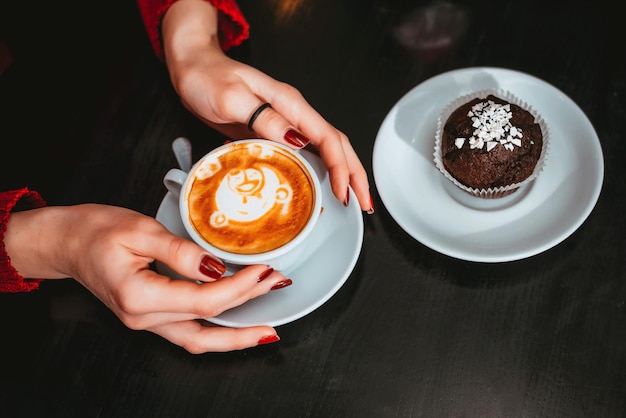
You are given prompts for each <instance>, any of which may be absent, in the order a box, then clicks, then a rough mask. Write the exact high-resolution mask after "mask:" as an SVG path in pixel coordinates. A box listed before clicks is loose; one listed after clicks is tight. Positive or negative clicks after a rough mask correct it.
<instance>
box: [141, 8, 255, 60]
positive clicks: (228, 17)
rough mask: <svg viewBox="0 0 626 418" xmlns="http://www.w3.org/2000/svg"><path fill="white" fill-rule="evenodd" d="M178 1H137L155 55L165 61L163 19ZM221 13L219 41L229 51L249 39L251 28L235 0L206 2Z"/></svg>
mask: <svg viewBox="0 0 626 418" xmlns="http://www.w3.org/2000/svg"><path fill="white" fill-rule="evenodd" d="M175 1H176V0H137V4H138V6H139V11H140V13H141V17H142V19H143V23H144V26H145V28H146V31H147V32H148V37H149V38H150V43H151V44H152V48H153V49H154V52H155V54H156V55H157V57H158V58H159V59H160V60H163V45H162V42H161V19H162V18H163V15H164V14H165V12H166V11H167V9H168V8H169V7H170V6H171V5H172V4H173V3H174V2H175ZM206 1H208V2H209V3H211V4H212V5H213V7H215V8H216V9H217V10H218V11H219V22H218V24H219V39H220V45H221V47H222V49H223V50H225V51H227V50H229V49H230V48H232V47H234V46H238V45H240V44H241V43H242V42H243V41H245V40H246V39H248V36H249V35H250V26H249V24H248V22H247V21H246V19H245V17H244V16H243V14H242V13H241V10H239V6H238V5H237V3H236V2H235V0H206Z"/></svg>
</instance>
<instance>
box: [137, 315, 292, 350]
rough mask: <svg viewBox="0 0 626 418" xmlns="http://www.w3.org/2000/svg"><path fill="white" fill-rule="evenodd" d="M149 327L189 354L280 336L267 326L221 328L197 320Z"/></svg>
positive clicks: (259, 342)
mask: <svg viewBox="0 0 626 418" xmlns="http://www.w3.org/2000/svg"><path fill="white" fill-rule="evenodd" d="M149 331H151V332H154V333H155V334H158V335H160V336H162V337H163V338H165V339H167V340H168V341H170V342H172V343H174V344H176V345H179V346H181V347H183V348H184V349H185V350H187V351H188V352H190V353H192V354H201V353H207V352H226V351H233V350H242V349H244V348H248V347H254V346H256V345H259V344H267V343H270V342H275V341H278V340H279V339H280V338H279V337H278V335H277V334H276V330H275V329H274V328H271V327H266V326H258V327H249V328H239V329H236V328H222V327H214V326H210V325H205V324H202V323H200V322H198V321H183V322H175V323H169V324H165V325H160V326H157V327H154V328H151V329H150V330H149Z"/></svg>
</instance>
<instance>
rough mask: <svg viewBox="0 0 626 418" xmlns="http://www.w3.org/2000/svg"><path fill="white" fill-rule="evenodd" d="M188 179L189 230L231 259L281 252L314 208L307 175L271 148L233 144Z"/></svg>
mask: <svg viewBox="0 0 626 418" xmlns="http://www.w3.org/2000/svg"><path fill="white" fill-rule="evenodd" d="M190 175H192V176H194V178H193V181H192V182H190V184H191V186H190V187H191V190H190V191H189V194H188V207H189V220H190V222H191V224H192V225H193V227H194V229H195V230H196V231H197V232H198V234H199V235H200V236H201V237H202V238H203V239H204V240H206V241H207V242H208V243H210V244H211V245H213V246H214V247H217V248H219V249H221V250H224V251H228V252H232V253H237V254H260V253H264V252H268V251H272V250H274V249H276V248H279V247H281V246H283V245H284V244H286V243H288V242H290V241H291V240H293V239H294V238H295V237H296V236H297V235H298V234H299V233H300V232H301V231H302V230H303V229H304V227H305V226H306V225H307V223H308V221H309V219H310V218H311V214H312V211H313V208H314V206H315V199H316V196H315V192H314V186H313V183H312V179H311V178H310V176H309V174H308V172H307V170H306V169H305V168H304V167H303V166H302V165H301V163H300V162H299V161H298V160H297V159H296V158H295V157H293V156H292V155H291V154H289V153H288V152H286V151H284V150H283V149H281V148H279V147H276V146H274V145H272V144H271V143H270V142H268V143H267V144H258V143H256V144H246V143H242V144H238V143H236V142H235V143H232V144H230V146H229V147H227V148H225V149H223V150H222V151H221V152H219V153H217V154H215V155H211V156H209V157H207V158H205V159H204V160H203V162H202V163H201V164H200V165H198V166H197V167H196V168H195V170H194V171H193V173H191V174H190Z"/></svg>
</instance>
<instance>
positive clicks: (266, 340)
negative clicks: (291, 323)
mask: <svg viewBox="0 0 626 418" xmlns="http://www.w3.org/2000/svg"><path fill="white" fill-rule="evenodd" d="M278 340H280V337H279V336H278V335H276V334H274V335H266V336H265V337H261V339H260V340H259V342H258V344H259V345H262V344H269V343H275V342H276V341H278Z"/></svg>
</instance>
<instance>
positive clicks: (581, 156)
mask: <svg viewBox="0 0 626 418" xmlns="http://www.w3.org/2000/svg"><path fill="white" fill-rule="evenodd" d="M485 89H494V90H497V89H504V90H508V91H510V92H511V93H513V94H515V95H517V96H518V97H519V98H520V99H522V100H523V101H525V102H527V103H528V104H529V105H530V106H532V107H533V108H534V109H535V110H536V111H537V112H538V113H539V114H541V115H542V116H543V117H544V118H545V120H546V122H547V124H548V127H549V129H550V149H549V152H548V155H547V160H546V165H545V168H544V170H543V172H542V173H541V174H540V176H539V178H537V180H535V181H534V182H532V183H530V184H529V185H528V186H526V187H525V188H524V189H522V190H519V191H517V192H516V193H513V194H512V195H509V196H507V197H505V198H501V199H493V200H485V199H479V198H475V197H472V196H470V195H468V194H466V193H465V192H462V191H460V190H458V189H457V188H456V187H454V186H453V185H452V183H451V182H450V181H449V180H447V179H446V178H444V176H443V175H442V174H441V173H440V172H439V171H438V170H437V168H436V167H435V164H434V163H433V156H432V154H433V147H434V135H435V130H436V126H437V118H438V116H439V112H440V111H441V110H442V109H443V107H444V106H445V105H446V104H447V103H448V102H450V101H452V100H453V99H455V98H456V97H458V96H461V95H464V94H468V93H471V92H473V91H476V90H485ZM372 162H373V170H374V180H375V183H376V187H377V189H378V192H379V195H380V197H381V200H382V202H383V204H384V205H385V207H386V208H387V210H388V211H389V213H390V214H391V216H392V217H393V219H394V220H395V221H396V222H397V223H398V224H399V225H400V227H401V228H402V229H404V230H405V231H406V232H407V233H408V234H409V235H411V236H412V237H413V238H414V239H416V240H417V241H419V242H421V243H422V244H424V245H426V246H428V247H430V248H431V249H433V250H435V251H438V252H440V253H442V254H446V255H449V256H451V257H455V258H459V259H462V260H469V261H477V262H487V263H494V262H505V261H512V260H519V259H523V258H527V257H530V256H533V255H536V254H538V253H541V252H543V251H545V250H547V249H550V248H552V247H553V246H555V245H557V244H559V243H560V242H561V241H563V240H564V239H565V238H567V237H568V236H570V235H571V234H572V233H573V232H574V231H576V229H577V228H578V227H579V226H580V225H581V224H582V223H583V222H584V221H585V219H587V217H588V216H589V214H590V213H591V211H592V210H593V208H594V206H595V204H596V202H597V200H598V197H599V195H600V191H601V189H602V181H603V177H604V161H603V157H602V148H601V146H600V141H599V139H598V136H597V134H596V132H595V130H594V128H593V126H592V124H591V122H590V121H589V119H588V118H587V117H586V115H585V114H584V113H583V111H582V110H581V109H580V108H579V107H578V106H577V105H576V104H575V103H574V102H573V101H572V100H571V99H570V98H569V97H567V96H566V95H565V94H564V93H563V92H561V91H560V90H558V89H556V88H555V87H554V86H552V85H550V84H548V83H546V82H545V81H542V80H540V79H538V78H535V77H533V76H530V75H528V74H524V73H520V72H517V71H513V70H508V69H502V68H490V67H476V68H466V69H461V70H455V71H450V72H447V73H443V74H440V75H438V76H435V77H433V78H431V79H429V80H426V81H424V82H423V83H421V84H419V85H418V86H416V87H414V88H413V89H412V90H410V91H409V92H408V93H407V94H405V95H404V96H403V97H402V98H401V99H400V100H399V101H398V102H397V103H396V104H395V105H394V106H393V107H392V108H391V110H390V111H389V113H388V114H387V116H386V117H385V119H384V121H383V123H382V125H381V126H380V129H379V131H378V134H377V136H376V141H375V143H374V151H373V160H372Z"/></svg>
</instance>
